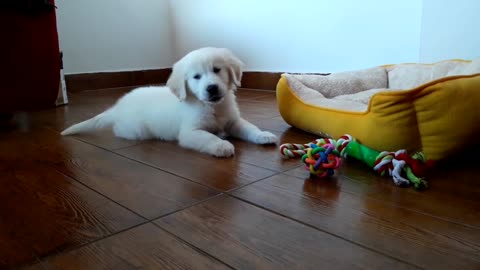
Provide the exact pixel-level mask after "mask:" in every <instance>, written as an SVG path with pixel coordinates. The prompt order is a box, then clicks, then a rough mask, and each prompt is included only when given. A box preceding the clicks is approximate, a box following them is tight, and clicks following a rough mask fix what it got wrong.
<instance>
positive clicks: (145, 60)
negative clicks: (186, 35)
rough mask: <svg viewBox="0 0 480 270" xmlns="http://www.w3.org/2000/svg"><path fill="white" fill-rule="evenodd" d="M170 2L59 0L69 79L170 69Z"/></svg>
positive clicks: (151, 0)
mask: <svg viewBox="0 0 480 270" xmlns="http://www.w3.org/2000/svg"><path fill="white" fill-rule="evenodd" d="M168 2H169V1H168V0H135V1H132V0H101V1H98V0H57V1H56V4H57V6H58V9H57V16H58V19H57V20H58V23H57V24H58V31H59V38H60V46H61V49H62V50H63V52H64V58H63V59H64V69H65V73H67V74H71V73H89V72H99V71H120V70H141V69H154V68H163V67H170V66H171V65H172V63H173V59H174V52H173V47H172V39H171V27H170V18H169V16H170V13H169V12H168Z"/></svg>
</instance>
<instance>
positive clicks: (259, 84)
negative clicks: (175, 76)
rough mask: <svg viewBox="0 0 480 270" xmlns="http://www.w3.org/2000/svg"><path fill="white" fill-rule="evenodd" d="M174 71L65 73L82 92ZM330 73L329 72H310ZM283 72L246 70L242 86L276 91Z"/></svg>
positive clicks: (158, 79)
mask: <svg viewBox="0 0 480 270" xmlns="http://www.w3.org/2000/svg"><path fill="white" fill-rule="evenodd" d="M171 72H172V70H171V68H164V69H152V70H139V71H120V72H99V73H84V74H69V75H65V81H66V84H67V91H68V92H80V91H86V90H96V89H104V88H115V87H126V86H140V85H151V84H164V83H166V82H167V79H168V76H170V73H171ZM310 74H318V75H328V73H310ZM281 75H282V72H262V71H246V72H244V73H243V78H242V88H250V89H262V90H271V91H275V89H276V87H277V83H278V80H279V79H280V76H281Z"/></svg>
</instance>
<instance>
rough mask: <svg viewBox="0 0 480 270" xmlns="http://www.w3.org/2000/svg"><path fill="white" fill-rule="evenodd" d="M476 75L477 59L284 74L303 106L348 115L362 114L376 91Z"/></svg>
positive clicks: (478, 61) (477, 69)
mask: <svg viewBox="0 0 480 270" xmlns="http://www.w3.org/2000/svg"><path fill="white" fill-rule="evenodd" d="M477 73H480V58H478V59H475V60H473V61H471V62H468V61H456V60H448V61H443V62H439V63H435V64H399V65H390V66H381V67H375V68H370V69H364V70H357V71H347V72H338V73H332V74H330V75H328V76H319V75H298V74H295V75H294V74H284V75H285V77H286V79H287V81H288V84H289V85H290V86H291V89H292V90H293V91H294V92H295V94H296V95H297V96H298V97H299V98H300V99H302V101H303V102H305V103H306V104H310V105H314V106H319V107H324V108H331V109H338V110H343V111H352V112H366V111H367V109H368V103H369V101H370V98H371V97H372V96H373V95H374V94H375V93H378V92H383V91H398V90H410V89H413V88H416V87H418V86H420V85H423V84H425V83H428V82H431V81H434V80H437V79H441V78H444V77H450V76H458V75H472V74H477Z"/></svg>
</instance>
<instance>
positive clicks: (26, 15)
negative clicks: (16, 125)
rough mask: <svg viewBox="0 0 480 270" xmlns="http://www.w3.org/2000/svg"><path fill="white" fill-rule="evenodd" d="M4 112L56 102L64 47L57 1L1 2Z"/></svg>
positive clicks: (1, 106) (1, 97)
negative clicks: (59, 30) (60, 46)
mask: <svg viewBox="0 0 480 270" xmlns="http://www.w3.org/2000/svg"><path fill="white" fill-rule="evenodd" d="M0 76H1V77H0V78H1V80H0V113H1V112H3V113H6V112H12V111H17V110H31V109H39V108H45V107H50V106H54V105H55V100H56V97H57V94H58V89H59V81H60V50H59V44H58V33H57V22H56V14H55V7H54V1H53V0H52V1H48V0H37V1H36V0H2V1H0Z"/></svg>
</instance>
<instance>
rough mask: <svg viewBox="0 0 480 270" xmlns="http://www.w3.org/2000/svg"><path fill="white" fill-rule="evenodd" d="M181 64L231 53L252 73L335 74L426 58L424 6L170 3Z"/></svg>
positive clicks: (394, 2)
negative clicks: (208, 52) (201, 51)
mask: <svg viewBox="0 0 480 270" xmlns="http://www.w3.org/2000/svg"><path fill="white" fill-rule="evenodd" d="M171 8H172V19H173V20H172V21H173V24H172V27H173V30H174V44H175V48H176V59H178V58H179V57H181V56H182V55H184V54H185V53H186V52H188V51H189V50H191V49H195V48H197V47H201V46H224V47H229V48H231V49H232V50H233V51H234V52H235V53H236V54H238V55H239V56H240V57H241V58H242V60H244V62H245V63H246V64H247V69H248V70H256V71H292V72H335V71H343V70H349V69H358V68H364V67H370V66H374V65H379V64H386V63H397V62H414V61H417V60H418V59H419V53H420V52H419V46H420V25H421V13H422V1H420V0H390V1H382V0H363V1H353V0H335V1H333V0H283V1H279V0H261V1H259V0H237V1H232V0H202V1H197V0H171Z"/></svg>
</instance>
